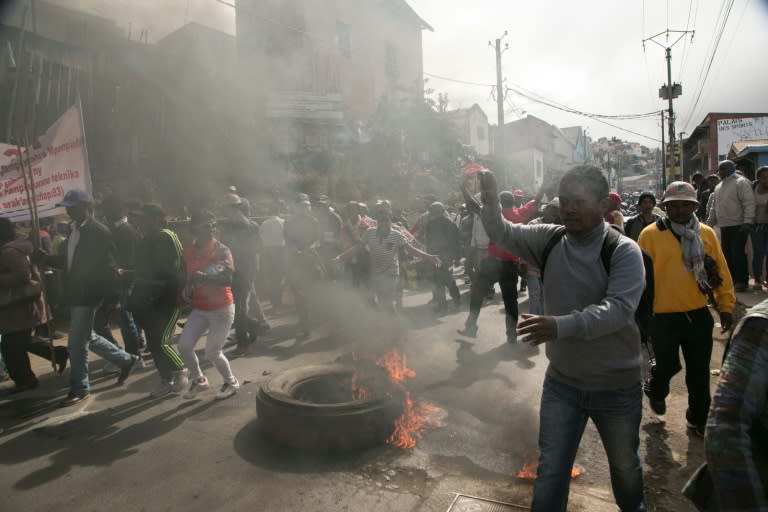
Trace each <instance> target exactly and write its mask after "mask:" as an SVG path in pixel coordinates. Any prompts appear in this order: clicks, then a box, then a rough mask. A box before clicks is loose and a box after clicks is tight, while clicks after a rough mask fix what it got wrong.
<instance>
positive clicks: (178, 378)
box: [171, 368, 189, 393]
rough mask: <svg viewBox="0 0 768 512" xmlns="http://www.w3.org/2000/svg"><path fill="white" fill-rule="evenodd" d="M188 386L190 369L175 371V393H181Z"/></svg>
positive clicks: (173, 389)
mask: <svg viewBox="0 0 768 512" xmlns="http://www.w3.org/2000/svg"><path fill="white" fill-rule="evenodd" d="M187 386H189V370H187V369H186V368H184V369H183V370H179V371H177V372H173V378H172V379H171V391H173V392H174V393H181V392H182V391H184V389H185V388H186V387H187Z"/></svg>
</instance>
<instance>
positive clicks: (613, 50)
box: [51, 0, 768, 145]
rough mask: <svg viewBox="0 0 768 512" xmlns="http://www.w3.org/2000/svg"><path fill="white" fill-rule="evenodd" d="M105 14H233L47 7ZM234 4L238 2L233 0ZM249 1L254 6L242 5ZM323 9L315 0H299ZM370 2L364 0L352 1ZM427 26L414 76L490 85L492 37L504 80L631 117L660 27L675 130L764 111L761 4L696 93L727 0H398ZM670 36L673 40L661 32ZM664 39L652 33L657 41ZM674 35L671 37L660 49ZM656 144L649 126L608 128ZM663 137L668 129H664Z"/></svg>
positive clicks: (658, 104)
mask: <svg viewBox="0 0 768 512" xmlns="http://www.w3.org/2000/svg"><path fill="white" fill-rule="evenodd" d="M51 1H54V2H56V3H60V4H64V5H70V6H73V5H79V6H80V7H81V8H84V9H86V10H89V11H91V12H94V13H97V14H100V15H102V16H105V17H109V18H112V19H119V20H120V21H119V22H118V24H119V25H121V26H122V27H124V28H125V29H126V31H127V26H128V24H129V23H131V24H132V32H133V33H134V34H138V33H139V31H140V29H141V28H148V29H149V30H150V40H156V39H157V38H159V37H162V36H164V35H166V34H167V33H168V32H171V31H173V30H176V29H177V28H179V27H181V26H182V25H184V23H186V22H188V21H198V22H200V23H204V24H207V25H209V26H212V27H214V28H217V29H219V30H223V31H226V32H230V33H234V9H232V8H231V7H227V6H225V5H222V4H221V3H218V2H217V1H216V0H162V1H161V0H151V1H150V0H143V1H139V0H51ZM243 1H245V0H243ZM248 1H253V0H248ZM309 1H316V2H322V1H326V0H309ZM357 1H370V0H357ZM408 2H409V3H410V4H411V6H412V7H413V8H414V9H415V10H416V11H417V12H418V13H419V14H420V15H421V16H422V17H423V18H424V19H425V20H426V21H427V22H428V23H430V24H431V25H432V26H433V27H434V29H435V31H434V32H429V31H425V32H424V71H425V72H426V73H429V74H434V75H440V76H444V77H448V78H451V79H455V80H462V81H468V82H476V83H481V84H493V83H495V80H496V71H495V57H494V53H493V50H492V49H491V48H490V47H489V46H488V40H489V39H495V38H496V37H499V36H501V35H502V34H503V33H504V31H505V30H507V31H509V35H508V36H507V37H506V38H505V39H504V42H505V43H509V50H508V51H507V52H505V53H504V55H503V60H502V63H503V68H504V76H505V77H506V78H507V81H508V84H510V85H512V84H514V85H517V86H522V87H523V88H525V89H527V90H529V91H533V92H535V93H537V94H539V95H542V96H544V97H546V98H548V99H551V100H555V101H556V102H558V103H560V104H564V105H567V106H569V107H572V108H575V109H577V110H580V111H583V112H591V113H598V114H607V115H619V114H639V113H646V112H653V111H657V110H660V109H662V108H666V102H662V100H661V99H659V97H658V89H659V86H660V85H661V84H662V83H664V82H666V62H665V59H664V48H662V47H661V46H658V45H656V44H653V43H650V42H648V43H646V47H645V51H643V45H642V44H641V40H642V39H643V38H645V37H649V36H652V35H654V34H657V33H659V32H662V31H664V30H665V29H666V28H669V29H670V30H684V29H686V28H687V29H689V30H695V31H696V34H695V37H694V39H693V43H692V44H691V41H690V36H688V37H687V38H684V39H683V40H681V41H680V42H679V43H677V44H676V45H675V46H674V48H673V50H672V58H673V60H672V70H673V73H672V74H673V80H674V81H679V82H681V83H682V85H683V95H682V96H681V97H680V98H679V99H677V100H676V101H675V110H676V112H677V114H678V115H677V118H678V121H677V132H678V134H679V133H680V131H685V132H690V131H691V130H692V129H693V128H694V127H695V126H696V125H697V124H698V123H699V122H701V120H702V119H703V117H704V115H705V114H706V113H707V112H768V92H766V91H768V66H766V65H765V62H766V49H768V0H735V1H734V3H733V8H732V10H731V12H730V15H729V17H728V21H727V24H726V27H725V31H724V32H723V35H722V38H721V40H720V44H719V45H718V51H717V54H716V56H715V59H714V63H713V65H712V68H711V71H710V73H709V77H708V79H707V81H706V85H705V87H704V90H703V93H702V94H701V98H700V100H699V102H698V105H697V107H696V109H695V111H694V112H693V113H691V107H692V106H693V103H694V101H695V99H696V96H697V94H698V91H699V89H700V85H701V81H702V80H701V79H700V74H701V72H702V69H703V66H704V64H705V61H707V59H708V55H710V52H711V48H712V47H713V39H714V36H715V33H716V32H717V26H718V17H719V14H720V11H721V7H722V6H723V5H725V4H727V3H728V1H727V0H668V1H667V0H582V1H572V0H535V1H523V0H516V1H510V0H472V1H469V0H408ZM672 37H673V38H675V36H674V35H673V36H672ZM658 40H659V41H660V42H662V43H664V42H665V39H664V38H663V37H662V38H660V39H658ZM673 40H674V39H670V43H671V42H672V41H673ZM429 87H431V88H434V89H435V90H436V91H439V92H447V93H448V95H449V98H450V106H451V108H456V107H468V106H471V105H472V104H473V103H478V104H479V105H480V106H481V107H482V108H483V110H485V112H486V114H487V115H488V118H489V121H491V122H492V123H495V122H496V106H495V104H494V102H493V100H492V98H491V92H492V90H491V87H489V86H472V85H462V84H458V83H455V82H450V81H446V80H441V79H437V78H430V82H429ZM505 111H506V112H507V115H506V119H507V121H511V120H514V119H517V118H519V117H520V116H521V115H523V116H524V115H525V114H524V113H523V112H525V113H529V114H532V115H535V116H538V117H540V118H542V119H544V120H546V121H548V122H550V123H553V124H555V125H557V126H560V127H565V126H573V125H582V126H586V127H587V128H588V133H589V134H590V135H591V136H592V137H593V138H598V137H601V136H608V137H610V136H617V137H619V138H622V139H625V140H631V141H637V142H642V143H644V144H647V145H655V144H657V142H655V141H653V140H650V139H647V138H643V137H640V136H637V135H633V134H630V133H626V132H622V131H620V130H618V129H616V128H612V127H610V126H606V125H605V124H601V123H599V122H597V121H594V120H592V119H588V118H585V117H582V116H578V115H574V114H568V113H565V112H561V111H559V110H556V109H553V108H551V107H548V106H544V105H541V104H536V103H534V102H531V101H530V100H528V99H526V98H523V97H521V96H518V95H517V94H514V93H511V92H510V93H508V96H507V105H506V108H505ZM611 122H613V123H614V124H616V125H619V126H621V127H623V128H627V129H629V130H632V131H635V132H638V133H642V134H644V135H648V136H650V137H652V138H654V139H659V138H660V137H661V129H660V119H659V118H658V117H654V118H653V119H644V120H623V121H611ZM667 135H668V134H667Z"/></svg>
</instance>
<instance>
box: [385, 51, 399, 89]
mask: <svg viewBox="0 0 768 512" xmlns="http://www.w3.org/2000/svg"><path fill="white" fill-rule="evenodd" d="M397 53H398V52H397V47H396V46H395V45H393V44H392V43H387V47H386V50H385V55H384V69H385V71H386V73H387V76H388V77H389V78H391V79H392V80H397V78H398V77H399V76H400V69H399V66H398V62H397V60H398V59H397Z"/></svg>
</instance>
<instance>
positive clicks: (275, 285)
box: [259, 202, 285, 312]
mask: <svg viewBox="0 0 768 512" xmlns="http://www.w3.org/2000/svg"><path fill="white" fill-rule="evenodd" d="M284 224H285V220H283V219H282V218H281V217H280V203H279V202H275V203H274V204H273V205H272V206H271V210H270V216H269V217H268V218H267V219H266V220H264V222H262V223H261V228H260V229H259V238H260V240H261V260H260V263H261V277H262V279H261V282H262V283H263V285H264V291H265V292H266V294H267V297H268V298H269V303H270V304H271V305H272V311H273V312H274V311H275V310H277V309H278V308H280V307H282V305H283V274H284V258H285V236H284V235H283V225H284Z"/></svg>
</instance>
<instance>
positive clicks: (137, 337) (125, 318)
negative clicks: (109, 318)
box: [117, 285, 141, 355]
mask: <svg viewBox="0 0 768 512" xmlns="http://www.w3.org/2000/svg"><path fill="white" fill-rule="evenodd" d="M132 289H133V285H129V286H123V288H122V290H121V291H120V304H122V305H123V307H121V308H120V309H119V310H118V312H117V323H118V325H119V326H120V335H121V336H122V337H123V343H124V344H125V350H126V351H127V352H129V353H131V354H135V355H139V354H140V353H141V349H140V348H139V343H140V342H141V331H140V330H139V328H138V326H137V325H136V321H135V320H134V319H133V313H131V312H130V311H128V310H126V309H125V304H126V303H127V302H128V296H129V295H130V293H131V291H132Z"/></svg>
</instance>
